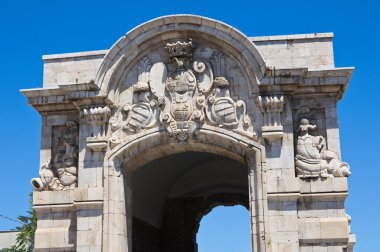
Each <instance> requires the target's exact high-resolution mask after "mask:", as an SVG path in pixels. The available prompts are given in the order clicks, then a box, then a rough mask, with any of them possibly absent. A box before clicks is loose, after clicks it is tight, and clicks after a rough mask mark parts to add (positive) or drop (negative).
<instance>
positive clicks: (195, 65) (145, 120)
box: [111, 39, 251, 146]
mask: <svg viewBox="0 0 380 252" xmlns="http://www.w3.org/2000/svg"><path fill="white" fill-rule="evenodd" d="M165 48H166V49H167V53H168V56H169V61H168V62H166V63H164V62H157V63H154V64H152V63H151V61H150V60H149V58H148V57H144V58H143V59H142V60H140V61H139V62H138V63H137V68H136V69H137V76H138V77H137V83H136V84H134V85H133V103H132V104H130V103H128V104H125V105H123V106H121V107H119V109H118V110H117V111H116V113H115V115H114V116H113V117H112V118H111V129H112V136H111V146H112V145H115V144H118V143H119V142H120V131H123V132H124V133H127V134H135V133H137V132H139V131H141V130H144V129H148V128H151V127H153V126H159V125H161V126H163V127H164V128H165V129H166V130H167V131H168V133H169V134H170V135H171V136H172V137H173V138H176V139H178V140H179V141H180V142H185V141H187V140H188V139H189V138H197V135H198V134H197V133H198V129H199V128H200V127H201V125H202V124H204V123H207V124H210V125H213V126H216V127H224V128H228V129H230V130H236V131H239V132H241V131H244V130H245V129H247V128H248V127H249V126H250V125H251V120H250V118H249V116H248V115H247V106H246V104H245V102H244V101H242V100H237V101H235V100H233V99H232V97H231V94H230V90H229V86H230V81H229V78H228V77H226V76H225V56H224V55H223V54H221V53H214V54H212V55H210V58H209V59H205V58H194V57H193V51H194V49H195V46H194V44H193V42H192V41H191V40H190V39H189V40H187V41H176V42H173V43H167V44H166V46H165ZM214 73H216V74H217V75H216V77H214ZM238 128H239V130H238Z"/></svg>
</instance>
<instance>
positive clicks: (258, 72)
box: [21, 15, 355, 252]
mask: <svg viewBox="0 0 380 252" xmlns="http://www.w3.org/2000/svg"><path fill="white" fill-rule="evenodd" d="M332 37H333V36H332V34H331V33H323V34H319V33H315V34H303V35H288V36H270V37H247V36H245V35H244V34H242V33H241V32H239V31H238V30H236V29H235V28H233V27H231V26H229V25H227V24H224V23H222V22H219V21H216V20H212V19H208V18H204V17H200V16H192V15H174V16H165V17H161V18H157V19H154V20H152V21H149V22H147V23H144V24H142V25H140V26H138V27H136V28H135V29H133V30H131V31H130V32H128V33H127V34H126V35H125V36H123V37H121V38H120V39H119V40H118V41H117V42H116V43H115V44H114V45H113V46H112V47H111V48H110V49H109V50H104V51H91V52H81V53H68V54H58V55H47V56H44V57H43V60H44V83H43V88H38V89H30V90H22V91H21V92H22V93H23V94H24V95H25V96H26V97H27V99H28V103H29V104H30V105H31V106H33V107H34V108H35V109H36V110H37V111H38V112H39V113H40V114H41V116H42V134H41V152H40V153H41V154H40V156H41V157H40V164H41V167H40V170H39V176H38V177H36V178H33V179H32V185H33V187H34V188H35V190H36V191H35V192H34V194H33V205H34V209H35V210H36V212H37V218H38V224H37V231H36V234H35V249H34V251H104V252H106V251H108V252H126V251H129V252H147V251H149V252H178V251H181V252H196V251H198V249H197V241H196V233H197V231H198V228H199V222H200V219H201V218H202V216H204V215H205V214H207V213H208V212H209V211H211V210H212V208H214V207H216V206H219V205H226V206H228V205H237V204H240V205H242V206H244V207H246V208H247V209H248V210H249V212H250V216H251V240H252V251H255V252H277V251H281V252H283V251H291V252H293V251H295V252H296V251H299V252H308V251H326V252H327V251H328V252H338V251H339V252H342V251H352V249H353V245H354V243H355V236H354V235H353V234H351V232H350V217H349V216H348V215H347V214H346V212H345V208H344V201H345V199H346V197H347V195H348V189H347V188H348V187H347V177H348V176H349V175H350V174H351V172H350V167H349V165H348V164H347V163H345V162H343V161H342V160H341V157H340V156H341V155H340V140H339V127H338V118H337V101H338V100H340V99H341V98H342V96H343V94H344V92H345V90H346V88H347V85H348V83H349V81H350V78H351V75H352V73H353V68H335V66H334V58H333V48H332Z"/></svg>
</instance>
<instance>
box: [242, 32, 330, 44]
mask: <svg viewBox="0 0 380 252" xmlns="http://www.w3.org/2000/svg"><path fill="white" fill-rule="evenodd" d="M333 37H334V33H332V32H325V33H306V34H290V35H273V36H258V37H248V38H249V40H251V41H252V42H262V41H286V40H305V39H306V40H313V39H321V38H331V39H332V38H333Z"/></svg>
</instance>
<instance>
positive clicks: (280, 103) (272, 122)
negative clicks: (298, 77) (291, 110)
mask: <svg viewBox="0 0 380 252" xmlns="http://www.w3.org/2000/svg"><path fill="white" fill-rule="evenodd" d="M257 103H258V104H259V107H260V109H261V112H262V113H263V125H262V127H261V129H262V135H263V137H264V138H265V139H267V140H268V141H269V142H274V141H280V140H281V139H282V136H283V126H282V121H281V113H282V112H283V110H284V103H285V102H284V96H282V95H281V96H277V95H273V96H259V97H257Z"/></svg>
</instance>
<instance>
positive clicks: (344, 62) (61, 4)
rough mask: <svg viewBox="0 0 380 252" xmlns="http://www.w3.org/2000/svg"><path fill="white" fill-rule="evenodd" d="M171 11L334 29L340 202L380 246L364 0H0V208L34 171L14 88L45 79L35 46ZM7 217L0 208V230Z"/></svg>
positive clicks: (31, 136) (106, 39) (106, 31)
mask: <svg viewBox="0 0 380 252" xmlns="http://www.w3.org/2000/svg"><path fill="white" fill-rule="evenodd" d="M177 13H189V14H198V15H203V16H207V17H211V18H214V19H218V20H221V21H224V22H226V23H228V24H230V25H232V26H234V27H236V28H238V29H239V30H241V31H242V32H244V33H245V34H247V35H248V36H260V35H279V34H299V33H314V32H334V34H335V39H334V52H335V63H336V66H337V67H348V66H355V67H356V70H355V73H354V75H353V79H352V81H351V83H350V86H349V88H348V90H347V92H346V94H345V96H344V98H343V100H342V101H340V102H339V121H340V129H341V131H340V133H341V146H342V158H343V161H346V162H348V163H349V164H350V165H351V169H352V173H353V175H352V177H351V178H350V179H349V187H350V195H349V198H348V200H347V201H346V207H347V212H348V213H349V214H350V215H351V216H352V230H353V232H354V233H356V235H357V239H358V243H357V246H356V251H359V252H370V251H379V249H378V245H377V239H378V237H379V235H380V231H379V230H380V229H379V225H380V214H379V213H378V209H379V208H380V200H379V199H378V198H377V197H376V196H377V195H378V193H379V192H380V190H379V184H380V183H379V177H378V174H379V171H380V165H379V163H380V162H379V161H378V159H377V158H378V157H379V156H380V148H379V144H380V137H379V133H378V131H377V130H378V125H380V106H379V97H378V96H379V95H380V83H379V79H378V76H377V73H378V72H377V71H378V67H379V63H378V62H379V58H380V53H379V49H378V41H379V40H380V28H379V24H380V15H379V13H380V6H379V4H377V3H376V1H368V0H363V1H351V0H346V1H340V0H339V1H332V0H329V1H327V0H319V1H305V0H303V1H291V0H288V1H277V0H272V1H270V2H269V1H254V0H247V1H242V0H234V1H225V2H224V1H205V0H204V1H198V0H193V1H184V0H176V1H151V0H145V1H112V0H109V1H102V2H100V1H96V0H93V1H80V0H76V1H72V0H65V1H58V0H50V1H42V0H40V1H16V0H12V1H10V0H2V1H1V3H0V46H1V47H0V48H1V55H2V59H1V60H0V69H1V70H0V73H1V74H0V85H1V93H2V100H1V106H0V109H1V115H2V116H3V117H2V118H3V119H2V123H1V124H0V127H1V131H0V132H2V143H1V151H0V155H1V158H2V162H1V167H0V169H1V180H2V181H1V182H0V202H1V205H0V214H2V215H6V216H9V217H12V218H16V217H17V216H18V215H20V214H23V213H24V212H25V211H26V210H27V207H28V203H27V199H28V193H29V191H30V190H31V187H30V184H29V180H30V178H32V177H35V176H36V175H37V174H38V166H39V161H38V160H39V144H40V140H39V138H40V117H39V115H38V113H36V112H35V111H33V109H32V108H30V107H28V105H27V104H26V100H25V98H24V97H23V96H22V95H21V94H20V93H19V89H24V88H35V87H41V86H42V60H41V56H42V55H44V54H55V53H65V52H75V51H88V50H98V49H107V48H109V47H110V46H111V45H112V44H113V43H114V42H115V41H116V40H117V39H118V38H119V37H121V36H122V35H124V34H125V33H126V32H127V31H128V30H130V29H132V28H133V27H135V26H136V25H138V24H140V23H142V22H145V21H147V20H149V19H152V18H155V17H158V16H162V15H167V14H177ZM16 225H17V224H16ZM14 226H15V223H12V222H10V221H6V220H4V219H2V218H0V230H4V229H10V228H14ZM209 235H210V234H209ZM205 252H206V251H205Z"/></svg>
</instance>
